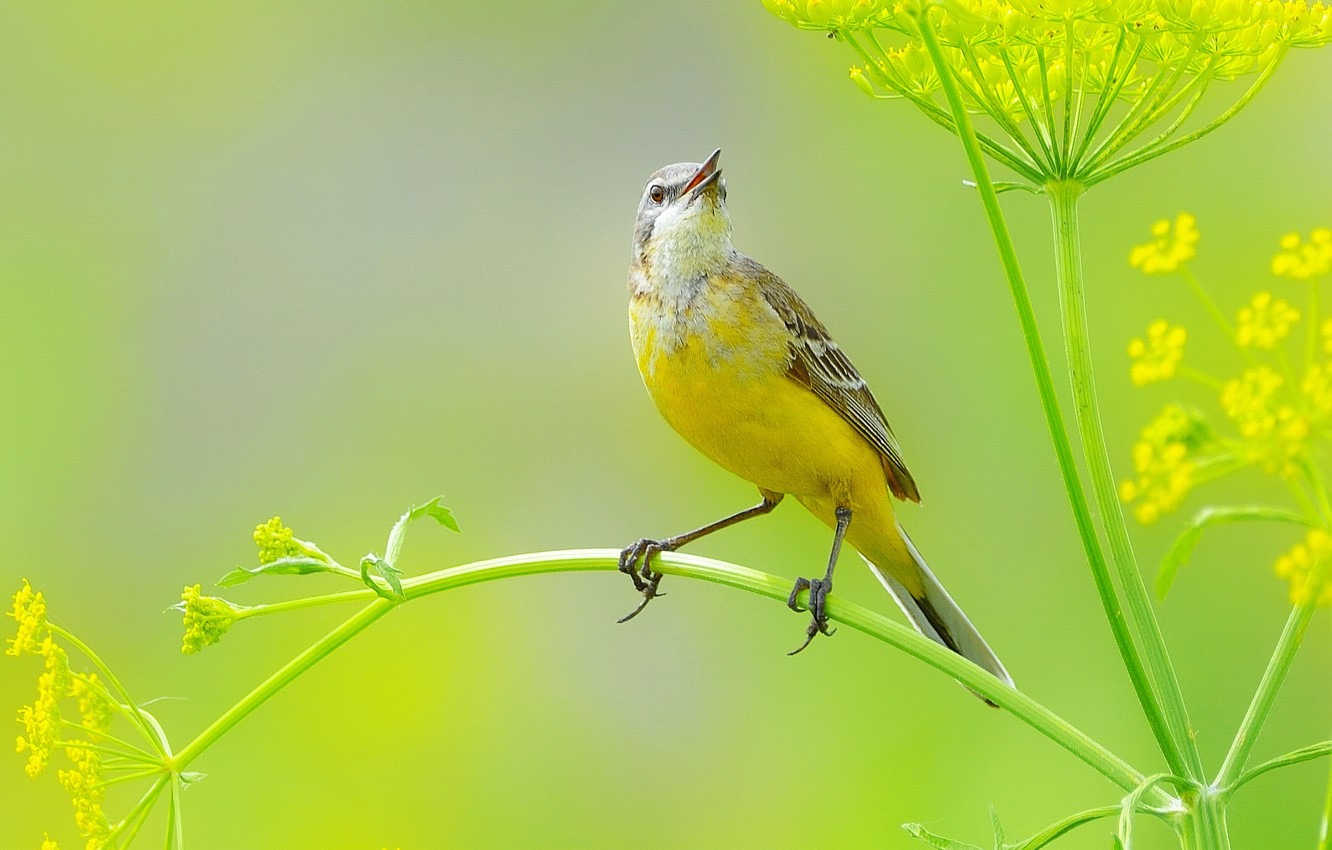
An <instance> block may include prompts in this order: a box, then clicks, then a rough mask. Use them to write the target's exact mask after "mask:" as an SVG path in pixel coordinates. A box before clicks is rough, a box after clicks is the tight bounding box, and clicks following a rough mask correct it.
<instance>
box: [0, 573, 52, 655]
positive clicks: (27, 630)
mask: <svg viewBox="0 0 1332 850" xmlns="http://www.w3.org/2000/svg"><path fill="white" fill-rule="evenodd" d="M9 616H10V617H13V618H14V620H15V621H17V622H18V633H17V634H16V635H15V636H14V637H12V638H6V640H5V642H6V643H8V644H9V646H8V647H7V648H6V649H5V655H15V656H17V655H22V654H24V653H33V654H36V653H37V652H38V650H39V648H40V645H41V641H42V638H43V637H45V636H46V599H45V598H44V597H43V596H42V594H41V593H40V592H34V591H33V589H32V585H30V584H28V580H27V579H26V578H25V579H24V580H23V586H22V587H20V588H19V589H18V592H17V593H15V594H14V609H13V610H12V611H10V612H9Z"/></svg>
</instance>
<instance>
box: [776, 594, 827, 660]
mask: <svg viewBox="0 0 1332 850" xmlns="http://www.w3.org/2000/svg"><path fill="white" fill-rule="evenodd" d="M802 590H808V591H809V599H808V602H809V608H808V610H809V612H810V615H811V616H810V621H809V625H808V626H807V627H806V628H805V642H804V643H802V644H800V646H798V647H797V648H795V649H793V650H792V651H790V652H788V653H786V654H787V655H797V654H799V653H801V652H803V651H804V650H805V647H807V646H809V645H810V643H812V642H813V640H814V637H815V635H827V636H829V637H832V635H834V634H835V633H836V632H837V629H831V628H829V627H828V614H827V610H826V609H827V604H828V593H829V592H830V591H832V579H831V578H822V579H813V580H810V579H807V578H798V579H796V583H795V587H793V588H791V595H790V597H789V598H787V600H786V605H787V607H788V608H790V609H791V610H792V611H804V610H806V609H804V608H801V607H800V605H799V604H798V603H797V602H796V597H797V596H799V595H800V591H802Z"/></svg>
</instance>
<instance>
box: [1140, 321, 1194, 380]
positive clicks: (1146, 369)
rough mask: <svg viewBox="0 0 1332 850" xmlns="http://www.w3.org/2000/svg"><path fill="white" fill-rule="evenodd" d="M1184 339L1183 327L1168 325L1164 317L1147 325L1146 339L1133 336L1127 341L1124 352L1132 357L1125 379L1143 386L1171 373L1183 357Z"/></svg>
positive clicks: (1185, 337)
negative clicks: (1126, 351) (1127, 376)
mask: <svg viewBox="0 0 1332 850" xmlns="http://www.w3.org/2000/svg"><path fill="white" fill-rule="evenodd" d="M1187 338H1188V334H1187V332H1186V331H1185V330H1184V328H1182V327H1179V326H1174V327H1172V326H1171V325H1170V323H1169V322H1167V321H1165V320H1164V319H1162V320H1160V321H1157V322H1153V323H1152V324H1151V325H1150V326H1148V328H1147V338H1146V339H1133V340H1130V341H1129V344H1128V355H1129V357H1131V358H1133V365H1132V366H1130V367H1129V379H1130V380H1131V381H1133V383H1134V384H1136V385H1137V386H1140V387H1141V386H1146V385H1147V384H1151V383H1155V382H1156V381H1164V380H1167V379H1169V378H1173V377H1174V376H1175V367H1176V366H1177V365H1179V361H1180V358H1182V357H1183V356H1184V342H1185V340H1186V339H1187Z"/></svg>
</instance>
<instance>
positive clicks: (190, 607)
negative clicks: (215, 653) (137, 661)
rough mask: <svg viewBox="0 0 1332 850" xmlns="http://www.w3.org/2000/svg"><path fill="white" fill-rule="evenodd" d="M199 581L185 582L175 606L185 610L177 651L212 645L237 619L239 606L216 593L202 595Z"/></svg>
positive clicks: (198, 648)
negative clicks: (188, 583)
mask: <svg viewBox="0 0 1332 850" xmlns="http://www.w3.org/2000/svg"><path fill="white" fill-rule="evenodd" d="M201 589H202V588H201V586H200V585H197V584H196V585H193V586H187V587H186V588H185V590H184V591H182V592H181V594H180V602H179V603H178V604H177V605H176V606H175V609H176V610H179V611H181V612H182V613H183V614H184V620H185V639H184V641H183V642H182V643H181V647H180V651H181V652H183V653H185V654H186V655H191V654H193V653H196V652H198V651H200V650H201V649H203V648H204V647H205V646H212V645H213V644H215V643H217V642H218V641H220V640H221V639H222V636H223V635H225V634H226V633H227V630H228V629H230V628H231V624H232V623H234V622H236V616H237V614H239V613H240V609H239V608H237V607H236V606H234V605H232V604H231V603H230V602H228V601H227V600H225V599H220V598H218V597H216V596H203V595H202V594H201V593H200V591H201Z"/></svg>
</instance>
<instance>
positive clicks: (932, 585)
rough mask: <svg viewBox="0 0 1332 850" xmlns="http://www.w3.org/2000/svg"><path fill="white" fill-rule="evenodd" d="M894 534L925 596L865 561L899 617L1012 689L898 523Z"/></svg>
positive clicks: (998, 663)
mask: <svg viewBox="0 0 1332 850" xmlns="http://www.w3.org/2000/svg"><path fill="white" fill-rule="evenodd" d="M897 530H898V532H899V533H900V534H901V535H902V540H903V542H905V543H906V548H907V551H908V552H910V553H911V558H912V560H914V561H915V567H916V569H918V570H919V571H920V572H919V574H920V580H921V581H920V583H921V584H922V585H923V587H924V592H923V593H922V594H921V595H919V596H918V595H916V594H913V593H912V592H911V591H909V590H907V588H906V586H905V585H903V584H902V583H901V582H900V581H898V580H897V579H895V578H893V576H892V574H891V573H890V572H889V571H888V570H887V569H886V568H881V567H879V566H878V565H877V564H875V563H874V562H873V561H871V560H870V559H869V558H865V559H864V560H865V563H866V564H869V567H870V571H871V572H873V573H874V575H875V576H877V577H878V579H879V582H880V583H881V584H882V585H883V586H884V588H885V589H886V590H887V591H888V592H889V593H890V594H891V595H892V597H893V600H894V601H896V602H897V606H898V607H899V608H901V609H902V613H903V614H906V616H907V619H908V620H910V621H911V625H913V626H915V627H916V631H918V632H920V633H921V634H922V635H924V636H925V637H927V638H929V639H930V640H933V641H935V642H936V643H940V644H943V645H944V646H946V647H948V648H949V649H951V650H953V651H954V652H956V653H957V654H958V655H961V656H962V657H963V658H967V659H969V660H971V661H972V662H974V663H975V664H976V665H977V666H978V667H981V668H982V669H984V670H988V671H989V672H990V673H992V674H993V675H994V676H995V678H997V679H999V680H1000V681H1002V682H1004V683H1006V684H1008V685H1009V686H1012V684H1013V677H1012V676H1010V675H1008V670H1007V669H1006V668H1005V667H1004V665H1003V662H1001V661H1000V660H999V656H997V655H995V653H994V650H992V649H990V645H989V644H988V643H986V642H985V638H983V637H981V635H980V632H978V631H977V630H976V627H975V626H973V625H972V624H971V621H970V620H968V619H967V615H966V614H964V613H962V609H961V608H959V607H958V605H957V603H956V602H954V601H953V597H951V596H949V595H948V591H946V590H944V587H943V585H942V584H940V583H939V580H938V579H937V578H935V577H934V573H933V572H931V571H930V568H929V566H928V565H927V564H926V563H925V559H924V558H922V557H921V555H920V552H919V551H917V550H916V547H915V545H914V544H913V543H912V542H911V538H910V537H907V534H906V531H905V530H903V528H902V526H901V524H900V523H899V524H898V526H897ZM861 557H862V558H863V557H864V556H863V555H862V556H861ZM978 696H979V695H978ZM981 698H982V699H984V697H981ZM985 701H986V702H989V700H985ZM990 704H991V705H993V703H990Z"/></svg>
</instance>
